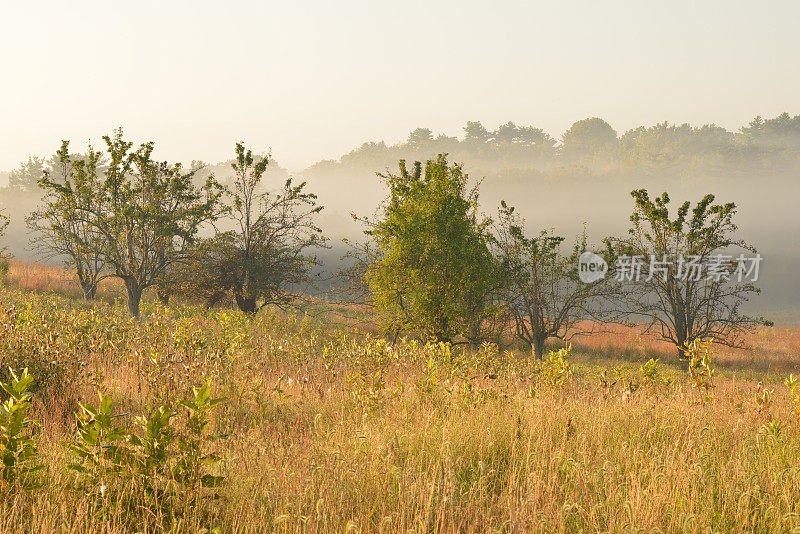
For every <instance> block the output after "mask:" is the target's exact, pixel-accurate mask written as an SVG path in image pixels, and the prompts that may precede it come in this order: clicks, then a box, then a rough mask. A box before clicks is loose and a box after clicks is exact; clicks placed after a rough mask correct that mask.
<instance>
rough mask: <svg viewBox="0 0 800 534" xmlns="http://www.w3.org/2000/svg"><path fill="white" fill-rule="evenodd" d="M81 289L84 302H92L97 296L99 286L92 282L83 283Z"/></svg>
mask: <svg viewBox="0 0 800 534" xmlns="http://www.w3.org/2000/svg"><path fill="white" fill-rule="evenodd" d="M81 288H82V289H83V300H92V299H94V296H95V295H96V294H97V285H96V284H92V283H91V282H85V283H83V282H82V283H81Z"/></svg>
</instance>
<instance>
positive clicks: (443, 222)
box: [361, 155, 495, 342]
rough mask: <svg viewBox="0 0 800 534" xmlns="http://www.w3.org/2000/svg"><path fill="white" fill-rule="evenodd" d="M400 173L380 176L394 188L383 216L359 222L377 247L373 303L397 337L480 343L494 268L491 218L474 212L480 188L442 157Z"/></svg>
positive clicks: (370, 278) (369, 273) (370, 273)
mask: <svg viewBox="0 0 800 534" xmlns="http://www.w3.org/2000/svg"><path fill="white" fill-rule="evenodd" d="M399 168H400V172H399V174H396V175H395V174H386V175H381V174H379V176H380V177H381V178H383V179H384V180H385V181H386V183H387V185H388V186H389V190H390V193H389V197H388V198H387V200H386V202H385V204H384V207H383V210H382V217H381V218H380V219H379V220H378V221H369V220H367V219H363V218H362V219H361V221H362V223H364V224H365V225H366V226H367V229H366V234H367V235H368V236H370V238H371V239H372V240H373V242H374V245H375V246H374V249H375V250H374V260H373V262H372V263H371V264H370V265H369V266H368V267H367V269H366V274H365V278H366V281H367V283H368V285H369V289H370V297H369V299H370V302H371V304H372V305H374V307H375V308H376V310H377V313H378V316H379V317H380V319H381V321H382V322H383V325H384V327H385V329H386V330H387V331H388V332H390V333H393V334H395V335H397V334H399V333H400V332H402V331H405V330H414V331H417V332H420V333H421V334H422V335H423V336H424V337H426V338H428V339H432V340H435V341H447V342H451V341H453V340H454V339H455V338H456V337H457V336H461V337H462V338H465V339H467V340H469V341H477V340H478V339H479V338H480V336H481V328H482V326H483V321H484V319H485V318H486V317H487V316H488V315H489V314H490V312H491V302H490V299H489V295H490V294H491V286H492V284H493V283H494V281H495V277H494V275H495V264H494V261H493V258H492V255H491V253H490V251H489V247H488V240H489V237H488V232H487V228H488V225H489V224H490V222H491V221H490V220H489V219H486V218H482V217H479V215H478V213H477V201H478V193H477V189H476V188H475V189H472V190H467V180H468V176H467V175H466V174H464V173H463V171H462V168H461V166H460V165H457V164H455V165H452V166H451V165H449V164H448V162H447V158H446V156H444V155H439V156H438V157H437V159H435V160H430V161H428V162H427V163H426V164H425V168H424V172H423V167H422V164H421V163H420V162H416V163H415V164H414V166H413V168H412V169H411V170H409V169H408V168H407V167H406V163H405V161H404V160H400V164H399Z"/></svg>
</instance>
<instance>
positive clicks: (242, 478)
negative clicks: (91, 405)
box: [0, 267, 800, 532]
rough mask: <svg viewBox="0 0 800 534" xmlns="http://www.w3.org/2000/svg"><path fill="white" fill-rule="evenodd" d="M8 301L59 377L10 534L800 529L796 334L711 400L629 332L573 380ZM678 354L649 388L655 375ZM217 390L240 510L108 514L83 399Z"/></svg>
mask: <svg viewBox="0 0 800 534" xmlns="http://www.w3.org/2000/svg"><path fill="white" fill-rule="evenodd" d="M25 272H26V271H25V270H24V269H22V268H20V267H17V269H16V270H15V273H17V274H16V276H17V278H16V281H17V282H16V283H18V284H19V285H20V286H22V287H32V285H33V284H35V283H36V282H35V280H41V279H44V277H43V275H42V274H38V275H37V271H36V269H33V268H32V269H31V270H30V272H29V274H24V273H25ZM37 276H38V277H37ZM54 280H55V279H54ZM50 284H51V285H43V286H41V287H46V288H48V289H50V290H53V287H56V284H57V282H55V281H53V282H50ZM0 304H2V313H0V325H1V327H0V364H2V365H13V366H15V367H19V366H21V365H27V366H29V367H30V368H31V370H32V372H34V373H38V374H39V375H40V376H47V377H49V378H48V379H47V380H42V381H40V384H39V386H40V387H39V389H38V390H37V392H36V410H35V412H36V413H35V415H36V417H37V418H38V419H39V420H40V421H41V423H42V432H41V434H40V435H39V436H37V442H38V443H39V444H40V450H41V454H42V458H43V461H44V463H45V465H46V466H47V470H46V472H45V474H44V479H45V486H44V487H43V488H42V489H41V490H39V491H36V492H33V493H30V494H28V493H24V492H20V491H14V489H13V488H8V487H6V488H1V489H0V532H15V531H31V532H53V531H59V532H63V531H66V532H98V531H102V532H134V531H141V532H145V531H147V532H158V531H162V530H164V531H171V532H198V531H202V530H203V529H206V531H208V530H211V529H213V528H215V527H216V528H219V531H220V532H272V531H275V532H531V531H533V532H594V531H600V532H641V531H645V532H648V531H649V532H742V531H752V532H782V531H783V532H790V531H792V530H793V529H797V528H799V527H800V421H798V420H797V413H796V412H795V410H796V408H797V405H796V403H795V402H794V401H793V399H792V398H791V396H790V394H789V392H788V390H787V388H786V387H785V386H784V385H783V384H782V381H783V379H784V378H785V377H786V375H788V373H789V372H794V373H796V374H797V372H798V369H799V367H798V363H800V360H799V359H798V356H797V354H798V352H797V351H798V346H799V343H800V341H799V340H798V333H799V332H800V331H799V330H797V329H792V328H782V329H768V330H763V331H758V332H756V333H754V334H753V335H751V336H750V337H748V339H747V341H748V343H749V344H750V346H751V349H750V350H748V351H745V352H738V351H730V350H728V349H723V350H721V351H720V352H719V353H718V354H717V355H716V356H715V362H716V365H717V372H716V375H715V377H714V385H715V387H714V388H713V389H712V390H711V392H710V395H711V397H710V398H708V399H707V398H706V396H705V394H701V392H699V391H698V390H697V389H695V388H693V387H692V383H691V380H690V379H689V377H688V375H687V373H686V372H685V364H679V363H677V362H675V361H674V360H675V357H674V351H672V350H671V349H669V347H667V346H665V345H661V344H658V343H655V342H654V341H652V340H650V339H644V338H640V337H637V336H638V334H637V332H636V331H635V330H632V329H622V328H618V329H615V330H614V331H613V332H609V333H606V334H603V335H597V336H594V337H592V338H584V339H582V340H580V341H576V344H575V350H574V352H575V355H574V361H573V364H574V368H573V369H572V373H571V374H570V373H569V367H563V366H559V365H558V364H556V363H552V364H546V365H545V366H544V367H542V366H541V365H540V364H539V363H538V362H534V361H530V360H529V359H527V358H526V357H525V356H524V355H522V354H512V353H499V352H498V351H496V350H495V349H494V348H493V347H490V346H487V347H483V348H482V349H479V350H475V349H470V350H466V351H460V350H456V349H453V350H448V349H447V348H446V347H440V346H422V345H420V344H417V343H414V342H411V341H402V342H399V343H397V344H396V345H393V346H392V345H390V344H388V343H387V342H385V341H383V340H380V339H377V338H375V337H372V336H370V335H366V334H363V333H360V332H357V331H353V330H352V328H350V327H348V328H346V329H344V330H343V329H341V328H340V327H337V326H336V325H335V324H331V323H329V322H320V321H317V320H315V319H312V318H308V317H302V316H286V315H283V314H279V313H273V312H264V313H261V314H259V315H258V316H257V317H256V318H253V319H251V318H246V317H243V316H242V315H240V314H239V313H237V312H234V311H231V310H204V309H200V308H196V307H184V306H181V305H178V306H177V307H172V308H161V307H158V306H156V305H155V304H154V303H153V302H150V301H148V302H146V303H145V304H144V308H143V311H144V316H145V317H144V319H142V320H141V321H138V322H135V321H131V320H130V319H128V318H127V317H126V315H125V311H124V305H120V306H117V307H112V306H110V305H108V304H105V303H102V302H101V303H97V304H95V305H94V306H93V307H90V306H87V305H84V304H82V303H80V302H79V301H73V300H70V299H66V298H61V297H58V296H55V295H52V294H51V295H46V296H44V295H37V294H35V293H30V292H28V293H24V292H20V291H17V290H10V289H7V290H4V291H3V292H2V294H1V295H0ZM12 306H13V308H12ZM336 313H340V312H336ZM345 315H346V314H343V313H342V314H341V317H344V316H345ZM659 356H662V357H663V358H664V359H663V360H662V363H661V364H659V366H658V374H657V379H656V380H651V381H647V380H645V376H644V372H643V370H642V369H641V366H642V365H643V364H644V362H645V361H646V360H647V359H649V358H651V357H659ZM604 370H605V371H606V374H605V375H603V376H602V377H601V375H600V373H601V372H602V371H604ZM62 371H63V372H62ZM59 372H61V374H59ZM601 378H602V380H601ZM206 379H211V380H212V381H213V384H214V387H215V390H216V393H217V394H219V395H222V396H224V397H226V399H227V400H226V402H225V403H224V404H223V405H222V406H221V407H220V408H219V409H218V410H217V412H216V413H215V416H214V419H213V427H214V432H215V433H217V434H221V435H224V436H226V438H225V439H224V440H221V441H218V442H216V444H214V445H213V447H214V448H215V450H216V451H217V452H219V453H220V454H221V456H222V457H223V459H224V471H223V473H224V474H225V476H226V477H227V483H226V485H225V486H224V487H223V489H222V496H223V498H222V499H221V500H219V501H208V502H199V503H194V504H192V505H187V506H186V507H184V508H180V509H173V510H172V511H171V512H170V513H169V514H167V515H163V514H162V512H160V511H159V510H160V508H159V506H158V503H157V502H153V505H152V506H145V507H139V508H136V509H128V508H126V507H125V506H124V505H123V500H122V499H121V495H124V492H125V491H128V492H134V491H135V489H132V488H123V489H120V490H119V491H120V492H118V493H109V496H107V497H105V502H103V503H100V504H104V505H105V507H106V508H105V510H106V511H105V512H104V513H98V511H97V506H98V502H97V499H96V498H93V497H91V496H87V495H85V494H83V493H81V492H76V491H71V490H69V489H68V483H69V482H70V480H71V475H70V474H69V473H68V471H67V469H66V464H67V463H68V462H69V461H72V460H73V459H72V458H71V455H70V454H69V453H67V452H66V451H65V450H64V449H63V448H62V447H61V446H59V445H58V443H59V442H60V441H63V440H65V439H71V438H72V436H73V435H74V418H73V416H72V415H71V414H72V412H73V411H74V410H75V408H76V404H75V403H76V401H77V400H79V399H84V400H94V399H95V398H96V394H95V389H96V388H97V387H99V388H101V389H102V390H104V391H106V392H109V393H111V394H113V396H114V398H115V399H116V401H117V410H118V412H119V413H120V414H121V415H122V416H121V417H120V419H119V420H120V422H123V423H130V422H131V420H132V417H133V416H134V415H136V414H140V413H143V412H144V411H145V410H146V408H147V406H153V405H157V404H161V403H173V402H174V401H175V400H176V399H177V398H179V397H180V396H182V395H184V394H185V392H186V391H187V390H188V389H189V388H190V386H191V385H193V384H198V383H200V382H202V381H204V380H206ZM664 379H671V380H672V383H671V384H667V383H665V381H664ZM765 391H766V392H767V394H766V396H765V393H764V392H765ZM770 392H772V393H771V394H770ZM765 398H766V399H767V400H766V401H765V400H764V399H765ZM759 399H761V401H759ZM109 477H110V476H109ZM112 486H113V484H112V481H109V487H112Z"/></svg>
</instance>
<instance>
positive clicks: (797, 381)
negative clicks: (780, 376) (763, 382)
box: [783, 374, 800, 423]
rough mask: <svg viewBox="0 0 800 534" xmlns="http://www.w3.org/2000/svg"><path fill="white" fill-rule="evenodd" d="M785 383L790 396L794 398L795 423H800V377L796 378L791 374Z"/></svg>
mask: <svg viewBox="0 0 800 534" xmlns="http://www.w3.org/2000/svg"><path fill="white" fill-rule="evenodd" d="M783 383H784V384H786V387H787V388H789V394H790V395H791V396H792V403H793V404H794V417H795V421H797V422H798V423H800V377H798V378H795V376H794V375H793V374H790V375H789V378H787V379H786V380H784V382H783Z"/></svg>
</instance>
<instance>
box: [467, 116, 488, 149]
mask: <svg viewBox="0 0 800 534" xmlns="http://www.w3.org/2000/svg"><path fill="white" fill-rule="evenodd" d="M491 140H492V134H491V133H489V130H487V129H486V128H485V127H484V126H483V124H481V123H480V122H479V121H469V122H467V125H466V126H464V142H465V143H468V144H470V145H476V146H483V145H486V144H488V143H489V141H491Z"/></svg>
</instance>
